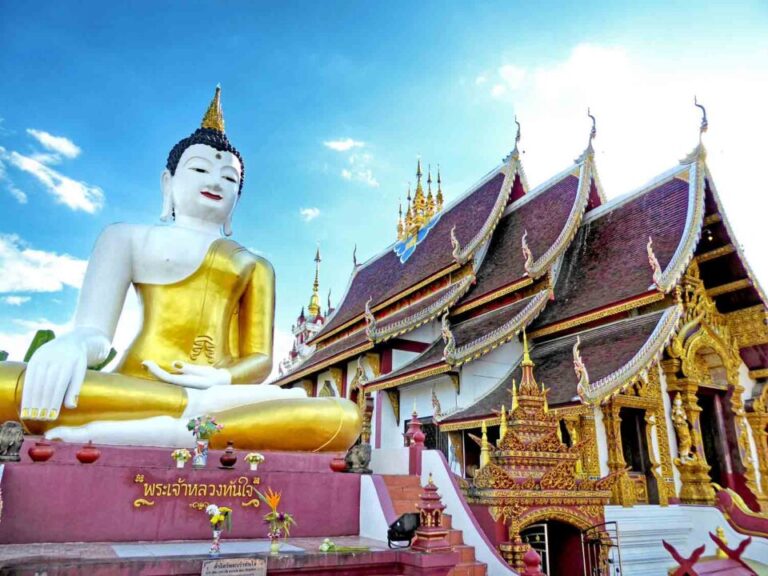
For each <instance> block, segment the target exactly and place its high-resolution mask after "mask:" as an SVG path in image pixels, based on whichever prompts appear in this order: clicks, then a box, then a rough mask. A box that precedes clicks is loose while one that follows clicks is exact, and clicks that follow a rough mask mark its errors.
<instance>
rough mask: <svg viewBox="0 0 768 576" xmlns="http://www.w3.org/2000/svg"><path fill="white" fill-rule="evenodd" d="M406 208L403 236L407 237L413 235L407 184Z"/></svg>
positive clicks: (409, 192) (409, 191)
mask: <svg viewBox="0 0 768 576" xmlns="http://www.w3.org/2000/svg"><path fill="white" fill-rule="evenodd" d="M407 202H408V203H407V206H408V208H407V209H406V211H405V236H406V237H408V236H410V235H411V234H412V233H413V209H412V207H411V185H410V183H409V184H408V196H407Z"/></svg>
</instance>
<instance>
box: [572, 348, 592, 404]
mask: <svg viewBox="0 0 768 576" xmlns="http://www.w3.org/2000/svg"><path fill="white" fill-rule="evenodd" d="M579 346H581V337H580V336H577V337H576V342H575V343H574V345H573V371H574V372H575V373H576V378H578V379H579V383H578V384H577V385H576V392H577V393H578V395H579V398H581V400H582V402H583V401H584V393H585V392H586V390H587V386H589V373H588V372H587V367H586V365H585V364H584V360H582V358H581V351H580V350H579Z"/></svg>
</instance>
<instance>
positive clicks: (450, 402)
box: [400, 377, 457, 421]
mask: <svg viewBox="0 0 768 576" xmlns="http://www.w3.org/2000/svg"><path fill="white" fill-rule="evenodd" d="M432 390H434V391H435V396H437V400H438V402H439V403H440V410H441V412H442V413H443V414H445V413H448V412H450V411H452V410H454V409H455V408H456V405H457V404H456V401H457V397H456V388H455V387H454V386H453V383H452V382H451V379H450V378H448V377H444V378H435V379H432V380H429V381H427V382H419V383H416V384H411V385H407V386H403V387H401V388H400V419H401V420H402V421H405V420H409V419H410V418H411V413H412V412H413V407H414V405H415V406H416V413H417V414H418V415H419V418H424V417H425V416H432V415H434V413H435V409H434V406H433V405H432Z"/></svg>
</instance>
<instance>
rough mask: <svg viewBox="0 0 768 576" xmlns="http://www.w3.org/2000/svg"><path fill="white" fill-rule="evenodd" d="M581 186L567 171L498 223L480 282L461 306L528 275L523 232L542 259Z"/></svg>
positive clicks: (535, 254)
mask: <svg viewBox="0 0 768 576" xmlns="http://www.w3.org/2000/svg"><path fill="white" fill-rule="evenodd" d="M578 186H579V179H578V178H577V177H576V176H573V175H572V174H567V175H566V176H564V177H563V178H562V179H561V180H559V181H557V182H555V183H553V184H552V185H551V186H550V187H548V188H547V189H545V190H543V191H542V192H540V193H538V194H536V195H535V196H534V197H532V198H531V199H530V200H529V201H527V202H525V203H524V204H523V205H522V206H520V207H519V208H517V209H516V210H515V211H514V212H512V213H511V214H508V215H507V216H505V217H504V218H503V219H502V220H501V221H500V222H499V224H498V226H497V227H496V230H495V231H494V233H493V239H492V240H491V245H490V246H489V248H488V253H487V254H486V255H485V258H484V259H483V262H482V265H481V266H480V270H479V271H478V273H477V284H476V285H475V286H474V287H473V288H472V289H471V290H470V291H469V293H468V294H467V295H466V296H465V297H464V298H463V299H462V301H461V302H460V303H459V306H461V305H463V304H465V303H467V302H471V301H472V300H477V299H479V298H482V297H483V296H485V295H487V294H490V293H491V292H494V291H496V290H498V289H500V288H502V287H504V286H506V285H509V284H511V283H513V282H515V281H516V280H520V279H521V278H522V277H523V276H525V273H526V272H525V265H524V264H525V258H524V257H523V253H522V248H521V246H522V245H521V238H522V236H523V233H524V231H526V230H527V231H528V236H527V237H526V240H527V243H528V247H529V248H530V249H531V252H532V253H533V257H534V259H536V258H539V257H540V256H542V255H543V254H544V253H545V252H546V251H547V250H549V248H550V247H551V246H552V244H553V243H554V242H555V240H556V239H557V237H558V235H559V234H560V232H561V231H562V230H563V228H564V227H565V226H566V223H567V221H568V215H569V214H570V213H571V210H572V208H573V204H574V202H575V201H576V197H577V192H578Z"/></svg>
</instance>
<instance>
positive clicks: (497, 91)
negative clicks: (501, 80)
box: [491, 84, 507, 98]
mask: <svg viewBox="0 0 768 576" xmlns="http://www.w3.org/2000/svg"><path fill="white" fill-rule="evenodd" d="M506 92H507V89H506V87H505V86H504V85H503V84H494V86H493V88H491V96H493V97H494V98H500V97H502V96H504V94H505V93H506Z"/></svg>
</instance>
